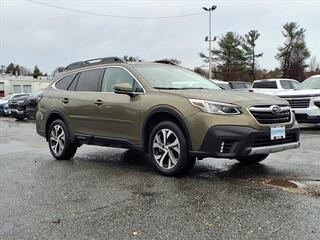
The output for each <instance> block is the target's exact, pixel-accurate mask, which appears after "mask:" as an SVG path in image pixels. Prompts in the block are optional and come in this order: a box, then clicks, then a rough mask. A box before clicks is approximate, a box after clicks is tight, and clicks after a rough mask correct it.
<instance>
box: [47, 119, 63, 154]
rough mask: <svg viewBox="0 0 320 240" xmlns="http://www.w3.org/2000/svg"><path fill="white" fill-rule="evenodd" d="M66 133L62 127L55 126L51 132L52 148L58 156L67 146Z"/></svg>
mask: <svg viewBox="0 0 320 240" xmlns="http://www.w3.org/2000/svg"><path fill="white" fill-rule="evenodd" d="M65 142H66V141H65V133H64V130H63V128H62V127H61V126H60V125H54V126H53V128H52V129H51V132H50V147H51V149H52V151H53V152H54V153H55V154H56V155H60V154H61V152H62V151H63V149H64V146H65Z"/></svg>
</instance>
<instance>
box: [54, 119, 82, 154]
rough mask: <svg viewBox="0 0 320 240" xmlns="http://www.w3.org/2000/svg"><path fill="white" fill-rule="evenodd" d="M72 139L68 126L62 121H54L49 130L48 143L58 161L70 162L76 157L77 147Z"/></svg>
mask: <svg viewBox="0 0 320 240" xmlns="http://www.w3.org/2000/svg"><path fill="white" fill-rule="evenodd" d="M70 139H71V137H70V132H69V129H68V127H67V126H66V124H65V123H64V122H63V121H62V120H60V119H57V120H55V121H53V122H52V124H51V126H50V128H49V135H48V142H49V148H50V151H51V154H52V155H53V156H54V157H55V158H56V159H57V160H68V159H70V158H72V157H73V156H74V155H75V153H76V151H77V146H76V145H75V144H74V143H72V142H71V141H70Z"/></svg>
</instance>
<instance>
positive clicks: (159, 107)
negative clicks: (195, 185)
mask: <svg viewBox="0 0 320 240" xmlns="http://www.w3.org/2000/svg"><path fill="white" fill-rule="evenodd" d="M36 119H37V132H38V133H39V134H40V135H42V136H43V137H45V138H46V140H47V141H48V143H49V149H50V151H51V153H52V155H53V156H54V157H55V158H56V159H57V160H60V159H70V158H72V157H73V156H74V154H75V153H76V151H77V148H78V147H79V146H81V145H82V144H93V145H101V146H112V147H120V148H128V149H136V150H141V151H143V152H145V153H146V154H147V155H148V156H149V158H150V160H151V161H152V163H153V164H154V166H155V167H156V168H157V169H158V170H159V171H160V172H161V173H162V174H165V175H170V176H177V175H180V174H183V173H185V172H187V171H188V170H190V169H191V168H192V167H193V165H194V164H195V161H196V159H203V158H205V157H218V158H229V159H237V160H238V161H240V162H243V163H247V164H252V163H257V162H260V161H262V160H264V159H265V158H266V157H267V156H268V154H269V153H273V152H279V151H283V150H287V149H293V148H298V147H299V128H298V127H297V124H296V121H295V117H294V115H293V114H292V111H291V109H290V107H289V105H288V102H287V101H285V100H282V99H280V98H277V97H272V96H267V95H256V94H250V93H240V92H234V91H225V90H221V89H220V88H219V87H218V86H217V85H215V84H214V83H212V82H210V81H209V80H208V79H206V78H204V77H202V76H200V75H198V74H196V73H194V72H192V71H190V70H187V69H185V68H182V67H178V66H174V65H169V64H161V63H144V62H142V63H141V62H140V63H136V62H135V63H126V62H123V61H122V60H121V59H119V58H103V59H99V60H93V61H90V60H88V61H84V62H77V63H73V64H70V65H69V66H68V67H66V69H65V70H64V71H63V72H62V73H61V74H60V76H57V77H56V78H55V79H54V81H53V83H52V84H51V85H49V87H48V88H47V89H45V90H44V92H43V97H42V99H41V100H40V102H39V103H38V111H37V115H36Z"/></svg>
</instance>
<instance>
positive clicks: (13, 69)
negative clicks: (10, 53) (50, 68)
mask: <svg viewBox="0 0 320 240" xmlns="http://www.w3.org/2000/svg"><path fill="white" fill-rule="evenodd" d="M1 73H5V74H10V75H16V76H33V78H38V77H40V76H47V75H48V74H47V73H42V72H41V71H40V69H39V67H38V66H37V65H35V66H34V68H33V71H31V70H30V69H29V68H27V67H25V66H22V65H19V64H14V63H10V64H9V65H8V66H7V67H6V66H5V65H1Z"/></svg>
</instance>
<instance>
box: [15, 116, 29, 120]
mask: <svg viewBox="0 0 320 240" xmlns="http://www.w3.org/2000/svg"><path fill="white" fill-rule="evenodd" d="M14 117H15V119H17V120H18V121H22V120H23V119H24V118H25V117H26V116H24V115H23V116H14Z"/></svg>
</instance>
